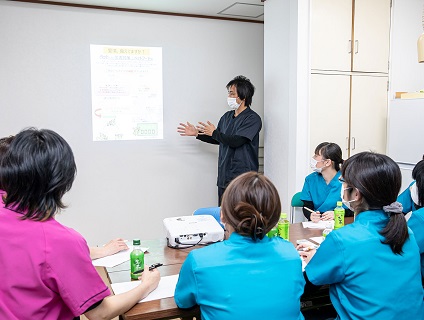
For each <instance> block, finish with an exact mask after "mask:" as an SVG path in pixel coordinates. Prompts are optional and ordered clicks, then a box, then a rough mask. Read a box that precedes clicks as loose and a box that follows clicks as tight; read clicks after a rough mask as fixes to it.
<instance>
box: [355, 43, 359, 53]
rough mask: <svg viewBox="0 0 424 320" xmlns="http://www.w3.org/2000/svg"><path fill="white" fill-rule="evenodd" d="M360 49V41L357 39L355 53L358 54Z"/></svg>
mask: <svg viewBox="0 0 424 320" xmlns="http://www.w3.org/2000/svg"><path fill="white" fill-rule="evenodd" d="M358 51H359V41H358V40H355V54H357V53H358Z"/></svg>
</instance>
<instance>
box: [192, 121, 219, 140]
mask: <svg viewBox="0 0 424 320" xmlns="http://www.w3.org/2000/svg"><path fill="white" fill-rule="evenodd" d="M196 128H197V130H198V131H199V134H204V135H207V136H210V137H211V136H212V133H213V132H214V131H215V129H216V127H215V125H214V124H213V123H211V122H210V121H208V122H207V123H204V122H199V125H198V126H197V127H196Z"/></svg>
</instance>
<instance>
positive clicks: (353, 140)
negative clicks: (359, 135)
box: [352, 137, 356, 150]
mask: <svg viewBox="0 0 424 320" xmlns="http://www.w3.org/2000/svg"><path fill="white" fill-rule="evenodd" d="M352 146H353V147H352V150H355V148H356V140H355V137H352Z"/></svg>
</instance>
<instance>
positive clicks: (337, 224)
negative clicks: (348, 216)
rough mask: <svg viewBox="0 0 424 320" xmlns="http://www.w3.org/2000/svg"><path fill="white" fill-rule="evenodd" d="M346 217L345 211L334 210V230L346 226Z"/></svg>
mask: <svg viewBox="0 0 424 320" xmlns="http://www.w3.org/2000/svg"><path fill="white" fill-rule="evenodd" d="M344 216H345V210H344V209H343V208H342V209H338V208H336V209H334V229H340V228H341V227H343V226H344Z"/></svg>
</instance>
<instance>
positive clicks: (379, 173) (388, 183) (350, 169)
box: [341, 152, 409, 254]
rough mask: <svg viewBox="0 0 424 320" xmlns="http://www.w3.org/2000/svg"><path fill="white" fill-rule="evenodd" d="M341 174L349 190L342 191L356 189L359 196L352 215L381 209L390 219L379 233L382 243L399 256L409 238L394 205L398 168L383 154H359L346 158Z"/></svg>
mask: <svg viewBox="0 0 424 320" xmlns="http://www.w3.org/2000/svg"><path fill="white" fill-rule="evenodd" d="M341 171H342V173H341V174H342V176H343V179H344V181H345V182H346V184H347V185H348V187H351V188H352V189H348V190H346V191H345V192H349V193H352V192H354V190H355V189H356V190H358V191H359V192H360V194H361V195H362V199H361V200H359V201H358V202H355V207H354V211H355V212H356V213H360V212H362V211H367V210H378V209H383V210H384V211H386V212H387V214H388V215H389V216H390V219H389V222H388V223H387V225H386V226H385V227H384V228H383V230H381V231H380V234H381V235H383V236H384V237H385V240H384V241H383V243H385V244H388V245H390V248H391V249H392V251H393V252H394V253H395V254H401V253H402V247H403V244H404V243H405V241H406V240H407V239H408V237H409V235H408V227H407V224H406V220H405V217H404V216H403V214H401V213H402V210H401V209H402V208H401V207H400V209H399V207H398V206H396V205H395V204H394V203H395V202H396V199H397V196H398V194H399V190H400V187H401V184H402V176H401V172H400V169H399V166H398V165H397V164H396V162H394V161H393V160H392V159H391V158H389V157H388V156H386V155H383V154H378V153H373V152H361V153H358V154H355V155H353V156H351V157H350V158H348V159H347V160H346V161H345V162H344V164H343V166H342V169H341ZM352 204H353V203H352Z"/></svg>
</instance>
